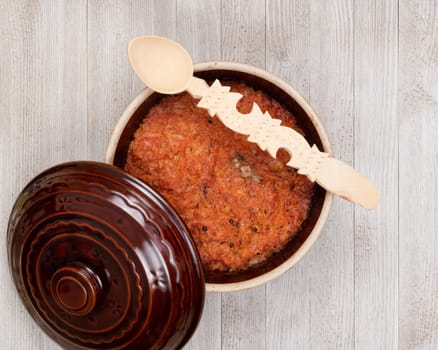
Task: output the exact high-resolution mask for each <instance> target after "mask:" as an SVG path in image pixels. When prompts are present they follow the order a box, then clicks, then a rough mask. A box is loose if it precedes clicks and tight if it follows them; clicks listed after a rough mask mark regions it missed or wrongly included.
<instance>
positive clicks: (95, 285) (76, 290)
mask: <svg viewBox="0 0 438 350" xmlns="http://www.w3.org/2000/svg"><path fill="white" fill-rule="evenodd" d="M50 283H51V290H52V295H53V298H54V299H55V302H56V304H57V305H58V306H59V307H60V308H61V309H63V310H64V311H65V312H67V313H70V314H72V315H76V316H80V315H86V314H88V313H90V312H91V311H92V310H93V309H94V307H95V306H96V303H97V299H98V297H99V296H100V294H101V292H102V282H101V280H100V278H99V276H98V275H97V274H96V273H95V272H94V271H93V270H92V269H91V268H89V267H86V266H81V265H74V264H72V265H69V266H65V267H62V268H60V269H58V270H57V271H56V272H55V273H54V274H53V276H52V278H51V282H50Z"/></svg>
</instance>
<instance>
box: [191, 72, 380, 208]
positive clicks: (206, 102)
mask: <svg viewBox="0 0 438 350" xmlns="http://www.w3.org/2000/svg"><path fill="white" fill-rule="evenodd" d="M187 91H188V92H189V93H190V94H191V95H192V96H193V97H195V98H201V100H200V101H199V103H198V107H201V108H204V109H207V110H208V113H209V114H210V116H212V117H213V116H214V115H216V116H217V117H218V118H219V119H220V120H221V122H222V123H223V124H224V125H225V126H226V127H228V128H229V129H231V130H233V131H235V132H237V133H240V134H244V135H249V137H248V141H250V142H255V143H257V145H258V146H259V147H260V148H261V149H262V150H264V151H267V152H268V153H269V154H270V155H271V156H272V157H274V158H275V157H276V155H277V151H278V150H279V149H280V148H282V149H285V150H286V151H287V152H288V153H289V155H290V156H291V159H290V161H289V162H288V163H287V165H288V166H290V167H292V168H295V169H297V170H298V173H299V174H303V175H306V176H307V177H308V178H309V180H310V181H312V182H314V181H316V182H317V183H318V184H319V185H321V186H322V187H323V188H325V189H326V190H328V191H330V192H332V193H334V194H336V195H338V196H340V197H342V198H344V199H346V200H348V201H350V202H354V203H357V204H359V205H361V206H363V207H364V208H367V209H373V208H375V207H376V206H377V204H378V202H379V200H380V193H379V191H378V190H377V188H376V187H375V186H374V185H373V184H372V183H371V181H370V180H368V179H367V178H366V177H365V176H363V175H362V174H360V173H359V172H358V171H356V170H355V169H354V168H352V167H350V166H349V165H347V164H345V163H343V162H341V161H339V160H337V159H334V158H331V157H329V155H328V154H327V153H324V152H321V151H319V150H318V148H317V146H316V145H313V146H312V147H310V145H309V144H308V142H307V141H306V139H305V138H304V137H303V136H302V135H301V134H299V133H298V132H296V131H295V130H293V129H291V128H288V127H285V126H282V125H280V123H281V121H280V120H278V119H273V118H272V117H271V116H270V114H269V113H268V112H265V113H263V112H262V111H261V110H260V108H259V107H258V106H257V104H254V105H253V108H252V110H251V112H249V113H248V114H242V113H240V112H239V111H238V110H237V109H236V106H237V102H238V101H239V100H240V98H241V97H242V95H241V94H239V93H235V92H230V87H228V86H222V85H221V84H220V82H219V81H218V80H216V81H215V82H214V83H213V84H212V85H211V86H208V85H207V83H206V82H205V81H204V80H202V79H199V78H196V77H193V78H192V79H191V81H190V83H189V85H188V87H187Z"/></svg>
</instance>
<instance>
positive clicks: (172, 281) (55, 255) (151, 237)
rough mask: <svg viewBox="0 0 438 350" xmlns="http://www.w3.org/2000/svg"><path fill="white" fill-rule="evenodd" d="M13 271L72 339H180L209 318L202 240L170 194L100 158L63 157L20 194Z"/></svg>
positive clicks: (54, 325) (35, 305)
mask: <svg viewBox="0 0 438 350" xmlns="http://www.w3.org/2000/svg"><path fill="white" fill-rule="evenodd" d="M8 254H9V262H10V268H11V273H12V276H13V278H14V280H15V283H16V286H17V289H18V292H19V294H20V296H21V297H22V299H23V302H24V304H25V305H26V307H27V309H28V310H29V312H30V313H31V315H32V316H33V317H34V318H35V320H36V321H37V322H38V323H39V325H40V326H41V327H42V328H43V329H44V330H45V331H46V332H47V333H48V334H49V335H50V336H51V337H52V338H54V339H55V340H56V341H57V342H58V343H59V344H60V345H62V346H63V347H64V348H66V349H83V348H89V349H132V350H135V349H142V350H143V349H177V348H181V347H182V346H183V345H184V344H185V343H186V342H187V341H188V339H189V338H190V337H191V335H192V334H193V332H194V331H195V328H196V326H197V324H198V322H199V319H200V316H201V313H202V309H203V304H204V293H205V282H204V277H203V273H202V268H201V267H200V264H199V261H200V260H199V257H198V254H197V251H196V248H195V246H194V243H193V241H192V239H191V237H190V235H189V234H188V232H187V229H186V228H185V226H184V224H183V223H182V221H181V220H180V219H179V217H178V216H177V214H176V213H175V212H174V210H173V209H172V208H171V207H170V206H169V205H167V204H166V202H164V201H163V200H162V199H161V197H160V196H159V195H158V194H157V193H155V192H154V191H153V190H151V189H150V188H149V187H148V186H146V185H145V184H144V183H142V182H140V181H138V180H136V179H134V178H133V177H131V176H129V175H127V174H126V173H124V172H122V171H121V170H119V169H117V168H115V167H112V166H109V165H104V164H100V163H94V162H75V163H66V164H62V165H59V166H56V167H53V168H51V169H49V170H47V171H45V172H43V173H42V174H40V175H38V176H37V177H36V178H35V179H33V180H32V181H31V182H30V183H29V184H28V186H27V187H26V188H25V189H24V190H23V192H22V193H21V194H20V195H19V197H18V199H17V201H16V203H15V206H14V208H13V210H12V213H11V216H10V220H9V226H8Z"/></svg>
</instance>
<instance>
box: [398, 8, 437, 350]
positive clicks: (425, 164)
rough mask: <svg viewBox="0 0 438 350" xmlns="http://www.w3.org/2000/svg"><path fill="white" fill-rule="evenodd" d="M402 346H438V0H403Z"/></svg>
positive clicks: (401, 121)
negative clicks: (437, 0)
mask: <svg viewBox="0 0 438 350" xmlns="http://www.w3.org/2000/svg"><path fill="white" fill-rule="evenodd" d="M399 14H400V17H399V21H400V23H399V28H400V31H399V40H400V50H399V53H400V58H399V62H400V63H399V64H400V67H399V72H400V73H399V74H400V77H399V81H400V83H399V92H400V96H399V139H400V141H401V142H400V146H399V157H400V166H399V174H400V175H399V176H400V180H399V181H400V184H399V185H400V193H399V197H400V198H399V210H400V218H399V225H400V242H399V259H400V260H399V261H400V267H399V269H400V277H399V278H400V281H399V286H400V300H399V313H400V316H399V317H400V320H399V342H400V346H399V348H400V349H402V350H405V349H406V350H407V349H437V348H438V258H437V254H436V248H437V247H438V237H437V232H438V205H437V198H438V182H437V180H436V178H437V174H438V141H437V139H438V131H437V130H438V4H437V2H436V1H421V2H416V3H415V2H409V1H400V11H399Z"/></svg>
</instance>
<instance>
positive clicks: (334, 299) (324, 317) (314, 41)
mask: <svg viewBox="0 0 438 350" xmlns="http://www.w3.org/2000/svg"><path fill="white" fill-rule="evenodd" d="M353 60H354V57H353V1H350V0H337V1H312V3H311V14H310V67H309V68H310V91H309V99H310V103H311V104H312V105H313V106H314V108H315V109H316V111H317V113H318V114H319V116H320V118H321V120H322V122H323V124H324V126H325V128H326V130H327V133H328V135H329V139H330V140H331V142H332V148H333V153H334V157H335V158H337V159H340V160H342V161H344V162H346V163H347V164H350V165H353V149H354V144H355V139H354V135H355V134H354V129H353V122H354V119H353V108H354V96H353V89H354V86H353V83H354V82H353V70H354V63H353ZM353 224H354V221H353V205H352V204H351V203H348V202H346V201H344V200H342V199H340V198H335V200H334V203H333V209H332V212H331V216H330V219H329V221H328V224H327V227H326V229H325V230H324V231H323V232H322V234H321V236H320V238H319V240H318V242H317V243H316V244H315V247H314V249H312V250H311V251H310V254H309V262H310V268H309V272H308V273H309V275H310V281H311V282H310V284H311V287H310V294H311V296H310V303H311V304H310V305H311V307H310V317H311V320H310V322H311V333H310V339H311V340H310V345H311V348H321V347H324V348H327V349H351V348H353V347H354V275H353V271H354V270H353V268H354V255H353V254H354V228H353V227H354V226H353Z"/></svg>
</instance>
